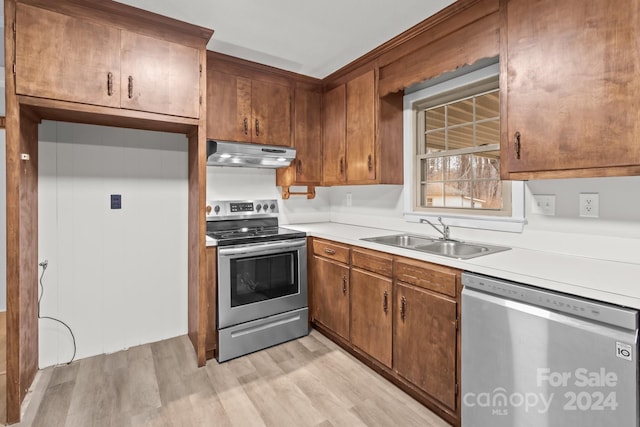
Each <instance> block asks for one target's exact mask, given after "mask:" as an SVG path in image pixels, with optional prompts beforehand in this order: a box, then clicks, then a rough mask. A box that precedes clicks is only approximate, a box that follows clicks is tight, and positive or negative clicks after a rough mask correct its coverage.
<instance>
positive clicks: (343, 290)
mask: <svg viewBox="0 0 640 427" xmlns="http://www.w3.org/2000/svg"><path fill="white" fill-rule="evenodd" d="M342 294H343V295H346V294H347V277H346V276H342Z"/></svg>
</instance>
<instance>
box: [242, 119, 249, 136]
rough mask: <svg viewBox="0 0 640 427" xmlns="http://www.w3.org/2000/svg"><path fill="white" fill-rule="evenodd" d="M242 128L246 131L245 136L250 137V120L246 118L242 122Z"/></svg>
mask: <svg viewBox="0 0 640 427" xmlns="http://www.w3.org/2000/svg"><path fill="white" fill-rule="evenodd" d="M242 128H243V130H244V134H245V135H249V120H248V119H247V118H246V117H245V118H244V119H243V120H242Z"/></svg>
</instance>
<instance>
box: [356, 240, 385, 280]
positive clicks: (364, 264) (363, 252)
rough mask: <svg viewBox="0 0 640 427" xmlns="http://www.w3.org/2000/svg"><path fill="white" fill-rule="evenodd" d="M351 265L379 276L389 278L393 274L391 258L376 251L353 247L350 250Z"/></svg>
mask: <svg viewBox="0 0 640 427" xmlns="http://www.w3.org/2000/svg"><path fill="white" fill-rule="evenodd" d="M351 265H352V266H353V267H358V268H361V269H363V270H368V271H371V272H373V273H378V274H379V275H381V276H386V277H391V275H392V274H393V257H392V256H391V255H388V254H385V253H382V252H378V251H371V250H368V249H362V248H355V247H354V248H353V249H352V250H351Z"/></svg>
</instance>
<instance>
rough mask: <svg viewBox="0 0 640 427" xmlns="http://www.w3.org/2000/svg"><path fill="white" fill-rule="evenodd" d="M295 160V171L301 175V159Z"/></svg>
mask: <svg viewBox="0 0 640 427" xmlns="http://www.w3.org/2000/svg"><path fill="white" fill-rule="evenodd" d="M296 161H297V163H296V172H297V173H298V175H302V160H300V159H298V160H296Z"/></svg>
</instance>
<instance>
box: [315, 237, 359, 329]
mask: <svg viewBox="0 0 640 427" xmlns="http://www.w3.org/2000/svg"><path fill="white" fill-rule="evenodd" d="M317 243H320V244H321V245H322V248H320V247H319V246H318V247H317V248H316V242H314V255H313V265H312V267H311V271H312V274H311V275H312V278H311V282H312V284H313V285H312V286H311V293H312V298H311V300H312V303H313V304H314V305H313V306H312V308H311V319H312V321H313V322H318V323H320V324H322V325H324V326H325V327H326V328H328V329H329V330H331V331H333V332H334V333H335V334H337V335H338V336H340V337H341V338H343V339H347V340H348V339H349V289H350V286H349V265H348V264H346V263H344V262H341V261H343V260H344V259H345V258H342V259H341V258H340V255H342V254H343V253H344V254H345V255H344V256H345V257H346V260H348V259H349V248H347V247H345V246H340V245H335V244H330V243H328V242H327V243H326V244H323V242H317ZM317 254H318V255H317ZM347 262H348V261H347Z"/></svg>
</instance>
